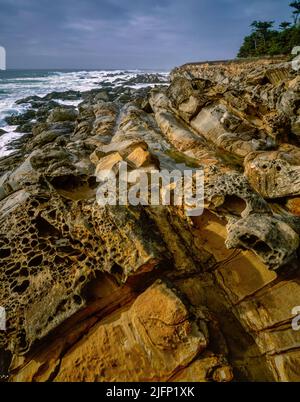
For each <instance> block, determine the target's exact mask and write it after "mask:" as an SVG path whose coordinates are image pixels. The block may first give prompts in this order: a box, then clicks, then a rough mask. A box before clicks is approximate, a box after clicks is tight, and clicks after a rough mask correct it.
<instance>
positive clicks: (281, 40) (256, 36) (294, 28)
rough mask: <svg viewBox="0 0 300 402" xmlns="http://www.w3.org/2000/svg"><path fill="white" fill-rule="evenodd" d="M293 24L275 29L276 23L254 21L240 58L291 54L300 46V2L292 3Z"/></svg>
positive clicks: (283, 24)
mask: <svg viewBox="0 0 300 402" xmlns="http://www.w3.org/2000/svg"><path fill="white" fill-rule="evenodd" d="M290 7H291V8H292V10H293V11H292V22H288V21H283V22H281V23H280V24H279V28H278V29H274V24H275V21H253V22H252V24H251V28H252V33H251V34H250V35H249V36H246V37H245V39H244V43H243V45H242V47H241V48H240V51H239V53H238V57H257V56H275V55H287V54H290V53H291V51H292V49H293V48H294V47H295V46H300V1H299V0H298V1H293V2H292V3H290Z"/></svg>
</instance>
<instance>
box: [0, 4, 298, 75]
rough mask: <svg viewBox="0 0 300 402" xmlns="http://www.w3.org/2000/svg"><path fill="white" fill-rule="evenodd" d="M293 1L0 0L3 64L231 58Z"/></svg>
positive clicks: (143, 64) (125, 65) (168, 63)
mask: <svg viewBox="0 0 300 402" xmlns="http://www.w3.org/2000/svg"><path fill="white" fill-rule="evenodd" d="M290 1H291V0H59V1H58V0H52V1H51V0H0V46H1V45H2V46H5V47H6V51H7V67H8V68H21V69H22V68H86V69H88V68H98V69H101V68H107V69H109V68H117V69H118V68H120V69H133V68H151V69H169V68H171V67H174V66H176V65H180V64H183V63H186V62H188V61H200V60H216V59H227V58H233V57H235V55H236V53H237V51H238V48H239V46H240V45H241V42H242V39H243V37H244V36H245V35H246V34H247V33H248V32H249V24H250V23H251V22H252V21H253V20H255V19H261V20H276V21H277V22H281V21H283V20H287V19H289V18H290V14H291V10H290V8H289V7H288V4H289V3H290Z"/></svg>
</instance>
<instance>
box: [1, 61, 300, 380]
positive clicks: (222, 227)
mask: <svg viewBox="0 0 300 402" xmlns="http://www.w3.org/2000/svg"><path fill="white" fill-rule="evenodd" d="M170 79H171V82H170V85H168V86H162V85H158V86H157V87H155V88H153V89H142V90H138V91H128V90H127V92H126V93H122V94H120V93H116V92H113V91H109V90H101V91H100V90H99V91H91V92H89V93H88V94H85V95H84V100H83V102H82V103H80V105H79V107H78V110H77V109H75V108H70V107H63V106H61V105H60V106H59V105H58V104H56V103H55V102H54V101H53V100H50V101H49V99H48V100H45V99H44V100H41V99H37V97H35V98H33V99H26V100H24V102H29V103H30V104H31V107H32V110H34V111H35V112H34V113H35V115H36V116H38V119H37V120H38V121H37V122H36V123H34V124H32V126H30V127H29V129H28V134H27V135H26V136H24V137H23V139H22V141H21V143H19V144H18V146H19V149H18V150H17V151H16V152H14V153H13V154H11V155H10V156H8V157H6V158H2V159H1V160H0V172H1V178H0V199H1V201H0V220H1V225H0V231H1V234H0V260H1V268H0V305H1V306H3V307H5V309H6V312H7V329H6V331H5V332H0V368H1V371H2V372H3V373H4V374H3V378H5V379H6V380H8V381H12V382H16V381H29V382H31V381H232V380H235V381H241V380H244V381H298V380H299V379H300V377H299V376H300V374H299V372H300V360H299V358H300V332H299V331H295V330H293V328H292V319H293V318H294V313H293V309H294V307H295V306H298V305H300V280H299V278H300V277H299V234H300V148H299V137H300V77H299V75H297V73H296V72H295V71H294V70H293V69H292V67H291V64H290V63H285V62H276V60H275V61H274V60H260V61H250V62H249V61H243V62H238V63H236V62H222V63H203V64H188V65H185V66H182V67H180V68H176V69H174V70H173V71H172V73H171V76H170ZM48 98H49V97H48ZM50 98H51V96H50ZM47 102H48V103H47ZM27 113H28V112H27ZM29 114H30V113H29ZM30 117H32V116H30ZM22 123H24V124H25V123H26V116H25V120H24V121H22ZM120 161H126V162H128V164H129V165H130V168H131V172H133V173H135V174H137V175H138V174H139V172H150V171H152V170H161V169H167V170H173V169H185V168H190V167H191V166H192V167H198V168H201V169H203V170H204V173H205V176H204V177H205V210H204V213H203V214H202V215H201V216H199V217H189V216H188V215H187V214H186V208H185V207H186V206H182V207H181V206H180V207H179V206H151V205H150V206H135V207H134V206H106V207H100V206H99V205H98V203H97V201H96V193H97V186H98V184H99V183H97V180H96V176H97V175H99V173H101V171H103V170H106V169H112V170H114V169H116V167H117V166H118V163H119V162H120Z"/></svg>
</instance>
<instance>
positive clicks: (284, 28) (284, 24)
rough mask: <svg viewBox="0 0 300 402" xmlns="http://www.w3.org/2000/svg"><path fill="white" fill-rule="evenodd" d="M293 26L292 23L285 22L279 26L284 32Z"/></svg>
mask: <svg viewBox="0 0 300 402" xmlns="http://www.w3.org/2000/svg"><path fill="white" fill-rule="evenodd" d="M291 25H292V24H291V22H287V21H283V22H282V23H281V24H280V25H279V28H280V29H281V30H282V31H284V30H286V29H287V28H289V27H290V26H291Z"/></svg>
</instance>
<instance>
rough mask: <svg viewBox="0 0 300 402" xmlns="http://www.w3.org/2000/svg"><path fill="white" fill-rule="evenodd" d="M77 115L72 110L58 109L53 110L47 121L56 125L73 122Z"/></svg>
mask: <svg viewBox="0 0 300 402" xmlns="http://www.w3.org/2000/svg"><path fill="white" fill-rule="evenodd" d="M77 116H78V113H77V111H76V110H75V109H74V108H66V107H60V108H55V109H53V110H52V111H51V112H50V114H49V116H48V119H47V122H48V123H56V122H60V121H75V120H76V119H77Z"/></svg>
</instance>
